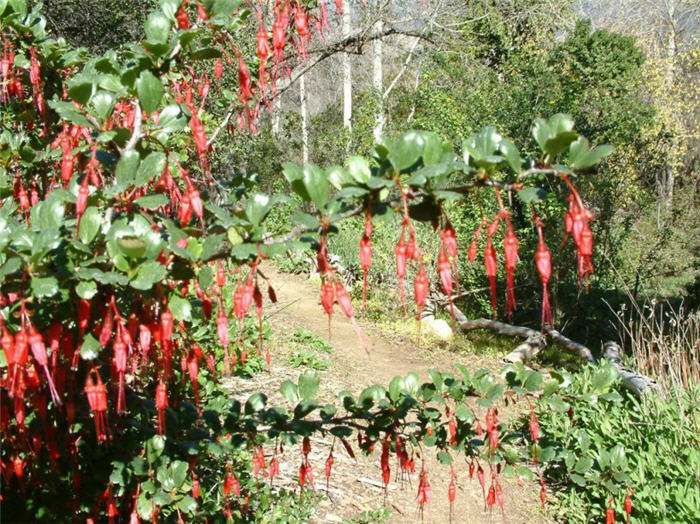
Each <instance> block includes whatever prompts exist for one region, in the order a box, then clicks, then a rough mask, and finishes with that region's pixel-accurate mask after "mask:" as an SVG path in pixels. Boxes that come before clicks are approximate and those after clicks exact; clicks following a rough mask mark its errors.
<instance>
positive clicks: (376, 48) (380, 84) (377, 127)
mask: <svg viewBox="0 0 700 524" xmlns="http://www.w3.org/2000/svg"><path fill="white" fill-rule="evenodd" d="M374 29H375V31H377V32H380V31H381V30H382V29H384V22H383V21H382V20H381V19H379V20H377V23H376V24H374ZM383 51H384V49H383V42H382V39H381V38H377V39H376V40H375V41H374V44H373V61H372V66H373V67H372V72H373V75H372V77H373V78H372V85H373V87H374V90H375V92H376V94H377V97H378V104H379V105H378V107H377V114H376V119H375V124H374V140H375V142H379V140H380V139H381V137H382V133H383V132H384V96H383V95H384V75H383V69H382V65H383V64H382V60H383V58H384V54H383Z"/></svg>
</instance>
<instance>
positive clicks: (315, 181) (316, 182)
mask: <svg viewBox="0 0 700 524" xmlns="http://www.w3.org/2000/svg"><path fill="white" fill-rule="evenodd" d="M302 180H303V182H304V187H305V188H306V193H307V194H308V195H309V198H310V199H311V201H312V202H313V203H314V204H316V207H317V208H318V209H322V208H323V206H325V205H326V202H327V201H328V180H327V179H326V177H325V175H324V173H323V171H322V170H321V168H319V167H318V166H315V165H313V164H309V165H306V166H304V173H303V176H302Z"/></svg>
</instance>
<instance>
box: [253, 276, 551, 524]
mask: <svg viewBox="0 0 700 524" xmlns="http://www.w3.org/2000/svg"><path fill="white" fill-rule="evenodd" d="M263 271H264V272H265V274H266V276H268V277H269V278H270V280H271V282H272V283H273V286H274V288H275V291H276V293H277V299H278V303H277V304H275V305H273V304H268V305H267V309H266V311H267V314H268V315H269V321H270V323H271V325H272V328H273V332H274V333H275V335H274V337H275V338H274V339H273V341H272V343H273V346H274V349H273V362H272V369H271V373H270V375H269V377H270V378H269V379H268V384H267V387H268V388H269V390H270V391H269V394H270V396H274V397H275V399H276V400H281V398H282V397H281V396H279V394H277V393H276V391H277V390H278V387H279V383H281V382H282V381H283V380H285V379H287V378H291V379H292V380H294V381H296V375H298V374H299V373H300V372H301V370H300V369H294V368H291V366H289V364H286V363H285V359H284V356H283V355H284V352H285V346H287V345H288V342H289V339H290V338H291V336H292V334H293V333H294V331H295V330H297V329H298V328H302V327H303V328H305V329H307V330H309V331H311V332H313V333H314V334H316V335H318V336H320V337H321V338H323V339H324V340H328V323H327V317H326V316H325V314H324V312H323V309H322V307H321V305H320V301H319V298H318V297H319V293H318V283H317V282H314V281H312V280H310V279H308V278H306V277H305V276H303V275H291V274H286V273H281V272H279V271H277V270H276V268H275V267H273V266H271V265H266V266H265V267H264V268H263ZM355 307H356V310H359V309H360V308H361V306H360V305H359V304H356V305H355ZM337 309H338V308H336V314H334V315H333V320H332V337H331V341H330V342H331V344H332V346H333V347H334V351H333V352H332V353H331V354H330V355H327V356H326V355H324V358H326V357H327V358H328V360H329V367H328V370H327V371H322V372H320V375H321V377H322V380H321V391H320V392H319V393H320V396H321V398H323V399H324V400H328V401H331V400H332V399H333V398H335V396H336V394H337V393H338V392H339V391H341V390H342V389H348V390H350V391H352V392H353V393H359V392H360V391H361V390H362V389H364V388H365V387H367V386H369V385H371V384H375V383H377V384H383V385H384V386H388V384H389V382H390V380H391V379H392V378H393V377H394V376H396V375H405V374H407V373H408V372H410V371H415V372H417V373H418V374H419V375H420V376H421V379H423V378H426V377H427V371H428V369H430V368H436V369H439V370H443V371H453V368H452V365H453V363H455V362H460V363H462V364H464V365H466V366H467V367H468V368H469V369H470V371H471V372H474V371H475V370H477V369H480V368H484V367H486V368H491V369H498V368H499V367H500V364H499V363H498V362H497V361H496V360H495V359H493V358H487V357H479V356H474V355H459V356H455V355H454V354H449V353H447V352H446V351H440V350H439V349H437V350H432V351H429V350H428V349H426V348H422V347H418V346H416V345H415V343H414V341H411V340H405V339H402V338H401V337H399V338H396V339H395V338H393V337H392V338H390V337H388V336H387V334H386V333H384V332H382V331H381V330H380V329H379V328H378V327H377V326H375V325H373V324H372V323H371V322H368V321H364V320H362V319H360V320H359V323H360V325H361V327H362V329H363V331H364V332H365V334H366V335H367V336H368V338H369V339H370V340H371V343H372V345H371V349H370V354H369V355H368V354H367V353H366V352H365V350H364V349H363V347H362V345H361V344H360V343H359V341H358V337H357V335H356V333H355V331H354V330H353V328H352V325H351V324H350V322H349V321H348V320H347V319H346V318H345V316H344V315H343V314H342V313H341V312H340V311H337ZM407 322H411V321H409V320H407ZM273 389H274V391H273ZM330 444H331V442H330V440H323V439H315V440H314V441H313V448H314V449H313V452H312V459H314V460H313V462H315V464H314V470H315V472H316V478H317V481H316V483H317V488H321V487H322V488H323V489H324V490H325V482H324V477H323V464H324V462H325V459H326V457H327V455H328V451H329V448H330ZM339 448H340V449H339ZM295 453H298V452H297V450H289V451H288V452H286V453H285V454H287V455H288V457H287V459H288V460H286V461H283V462H289V464H287V465H286V466H287V468H289V469H288V470H287V471H286V475H287V476H288V478H287V482H288V487H289V488H290V489H294V488H295V486H294V483H293V479H294V476H295V474H296V471H295V470H296V468H297V467H298V464H299V462H298V461H297V462H295V460H297V459H298V458H300V456H299V457H297V456H296V455H295ZM356 455H357V460H352V459H350V458H349V457H348V456H347V455H346V454H345V452H344V451H343V450H342V446H338V447H336V449H335V452H334V456H335V459H336V460H335V465H334V468H333V475H332V477H331V482H330V490H329V495H330V499H329V498H327V497H322V499H321V502H320V503H319V505H318V509H317V512H316V515H315V516H314V518H313V520H312V521H313V522H341V520H342V519H348V518H353V517H355V518H357V516H358V514H360V513H362V512H368V511H373V510H377V509H381V508H382V507H385V508H388V509H389V510H390V511H391V513H392V515H391V517H390V518H389V522H391V523H394V522H395V523H404V522H419V521H420V515H419V513H418V507H417V504H416V489H417V474H416V475H414V476H413V477H414V478H412V479H411V484H409V483H408V482H403V483H400V482H396V481H395V478H394V472H395V469H396V465H395V460H394V459H392V461H391V467H392V482H391V483H390V485H389V489H388V492H387V495H386V498H385V495H384V491H383V489H381V483H380V481H381V473H380V471H381V470H380V467H379V450H375V453H374V454H373V455H371V456H369V457H365V456H362V455H361V454H360V453H357V454H356ZM290 459H291V460H290ZM426 467H427V469H428V471H429V479H430V482H431V487H432V490H433V500H432V502H431V503H430V504H429V505H428V506H427V508H426V510H425V514H424V522H429V523H447V522H449V521H450V518H449V515H450V508H449V502H448V499H447V488H448V484H449V481H450V471H449V468H448V467H445V466H442V465H440V464H439V463H437V461H436V460H435V458H434V453H432V450H428V452H427V453H426ZM419 468H420V461H419V460H416V469H417V470H418V469H419ZM285 469H286V468H281V473H282V474H283V476H284V475H285V471H284V470H285ZM455 470H456V473H457V475H458V479H457V497H456V502H455V506H454V516H455V517H454V520H453V522H460V523H461V522H464V523H470V524H474V523H482V522H483V523H489V522H503V521H504V518H503V516H502V515H501V514H500V511H494V512H493V513H491V512H489V511H485V510H484V503H483V495H482V491H481V487H480V485H479V483H478V481H477V479H476V476H475V478H474V479H471V480H470V479H469V475H468V470H467V464H466V463H465V461H464V459H463V458H462V457H461V456H460V457H459V460H458V461H457V462H456V464H455ZM487 475H488V472H487ZM503 490H504V494H505V499H506V505H505V509H506V514H505V522H511V523H515V522H523V523H525V522H527V523H532V522H548V521H549V520H548V519H546V518H545V517H544V516H543V515H542V513H541V511H540V510H539V498H538V493H539V492H538V486H537V485H535V484H525V485H523V486H518V485H517V482H516V481H515V480H509V479H504V482H503ZM372 521H373V520H372V518H370V519H368V520H364V521H361V522H372Z"/></svg>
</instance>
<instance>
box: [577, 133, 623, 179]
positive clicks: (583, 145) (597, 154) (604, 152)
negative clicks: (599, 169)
mask: <svg viewBox="0 0 700 524" xmlns="http://www.w3.org/2000/svg"><path fill="white" fill-rule="evenodd" d="M612 151H613V147H612V146H611V145H608V144H606V145H602V146H597V147H595V148H593V149H589V143H588V140H587V139H586V138H585V137H579V138H578V139H577V140H575V141H574V142H572V143H571V145H570V146H569V162H568V164H569V167H570V168H571V169H574V170H577V171H578V170H582V169H588V168H589V167H593V166H594V165H596V164H597V163H598V162H600V161H601V159H603V158H604V157H606V156H608V155H609V154H610V153H612Z"/></svg>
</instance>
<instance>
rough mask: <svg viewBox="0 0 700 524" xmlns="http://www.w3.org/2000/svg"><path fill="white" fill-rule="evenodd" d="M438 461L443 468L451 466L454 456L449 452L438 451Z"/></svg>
mask: <svg viewBox="0 0 700 524" xmlns="http://www.w3.org/2000/svg"><path fill="white" fill-rule="evenodd" d="M437 459H438V460H439V461H440V464H442V465H443V466H449V465H450V464H452V455H450V454H449V453H448V452H447V451H438V454H437Z"/></svg>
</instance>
